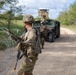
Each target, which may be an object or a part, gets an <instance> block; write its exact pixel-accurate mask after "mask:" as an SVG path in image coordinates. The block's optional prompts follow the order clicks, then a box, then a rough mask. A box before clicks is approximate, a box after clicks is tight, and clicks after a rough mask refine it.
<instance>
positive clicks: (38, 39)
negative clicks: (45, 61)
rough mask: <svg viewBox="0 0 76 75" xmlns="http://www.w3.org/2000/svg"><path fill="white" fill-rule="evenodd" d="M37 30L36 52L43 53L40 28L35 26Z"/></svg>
mask: <svg viewBox="0 0 76 75" xmlns="http://www.w3.org/2000/svg"><path fill="white" fill-rule="evenodd" d="M34 29H35V31H36V45H35V46H36V52H37V53H38V54H39V53H41V46H40V29H39V28H34Z"/></svg>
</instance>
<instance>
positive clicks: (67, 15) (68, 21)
mask: <svg viewBox="0 0 76 75" xmlns="http://www.w3.org/2000/svg"><path fill="white" fill-rule="evenodd" d="M57 19H58V20H59V21H60V22H61V23H62V24H63V25H72V24H73V25H75V24H76V1H75V2H74V3H73V4H71V5H70V6H69V9H68V10H67V11H63V12H61V13H60V14H59V16H58V18H57Z"/></svg>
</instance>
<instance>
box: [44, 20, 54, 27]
mask: <svg viewBox="0 0 76 75" xmlns="http://www.w3.org/2000/svg"><path fill="white" fill-rule="evenodd" d="M45 25H46V26H55V25H54V21H52V20H49V21H47V22H46V24H45Z"/></svg>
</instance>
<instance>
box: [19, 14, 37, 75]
mask: <svg viewBox="0 0 76 75" xmlns="http://www.w3.org/2000/svg"><path fill="white" fill-rule="evenodd" d="M23 22H24V26H25V28H26V29H27V32H26V33H25V34H23V35H22V36H21V37H22V38H23V39H24V41H23V42H22V43H20V44H18V48H20V47H21V46H23V45H29V46H28V47H27V56H24V62H23V63H22V66H21V68H20V70H19V71H18V75H33V74H32V72H33V69H34V66H35V63H36V61H37V59H38V53H36V50H35V44H36V33H35V30H34V29H33V28H32V23H33V22H34V18H33V16H32V15H25V16H24V17H23Z"/></svg>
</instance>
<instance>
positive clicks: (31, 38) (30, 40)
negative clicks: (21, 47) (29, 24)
mask: <svg viewBox="0 0 76 75" xmlns="http://www.w3.org/2000/svg"><path fill="white" fill-rule="evenodd" d="M35 40H36V34H35V32H34V31H30V32H29V34H28V38H27V40H26V41H24V42H22V43H23V44H26V45H33V44H34V41H35Z"/></svg>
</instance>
